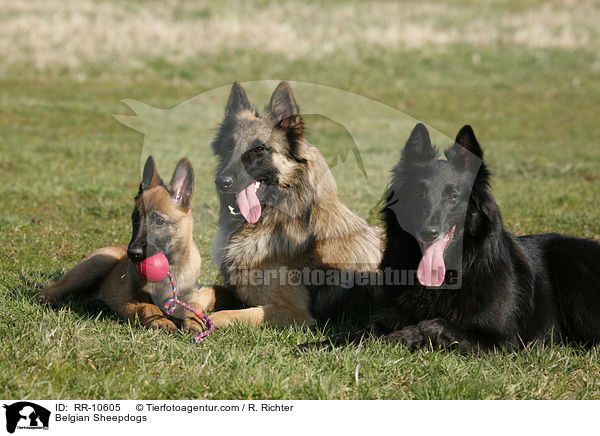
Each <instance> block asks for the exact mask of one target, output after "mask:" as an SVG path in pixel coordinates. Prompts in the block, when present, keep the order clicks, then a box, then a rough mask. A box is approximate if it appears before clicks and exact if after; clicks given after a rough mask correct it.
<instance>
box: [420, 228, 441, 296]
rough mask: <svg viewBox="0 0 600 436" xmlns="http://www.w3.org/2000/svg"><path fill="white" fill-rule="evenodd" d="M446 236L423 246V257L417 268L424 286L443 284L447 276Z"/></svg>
mask: <svg viewBox="0 0 600 436" xmlns="http://www.w3.org/2000/svg"><path fill="white" fill-rule="evenodd" d="M445 246H446V241H445V238H442V239H440V240H439V241H437V242H434V243H433V244H431V245H428V246H423V245H422V246H421V251H422V252H423V258H422V259H421V262H420V263H419V268H418V269H417V278H418V279H419V283H421V284H422V285H423V286H436V287H437V286H441V285H442V283H444V277H445V276H446V265H445V264H444V248H445Z"/></svg>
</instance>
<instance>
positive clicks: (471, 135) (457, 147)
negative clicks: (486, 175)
mask: <svg viewBox="0 0 600 436" xmlns="http://www.w3.org/2000/svg"><path fill="white" fill-rule="evenodd" d="M445 154H446V157H447V158H448V160H449V161H450V162H452V163H453V164H455V165H458V166H460V167H462V168H478V167H479V165H480V164H481V161H482V160H483V150H482V149H481V147H480V146H479V142H477V138H476V137H475V132H473V129H472V128H471V126H469V125H468V124H467V125H464V126H463V127H462V128H461V129H460V130H459V131H458V134H457V135H456V139H455V140H454V145H453V146H452V147H450V148H449V149H448V150H447V151H446V153H445Z"/></svg>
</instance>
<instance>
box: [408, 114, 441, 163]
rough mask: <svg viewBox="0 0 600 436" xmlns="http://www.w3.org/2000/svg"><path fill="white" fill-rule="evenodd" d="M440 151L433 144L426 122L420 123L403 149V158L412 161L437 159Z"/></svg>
mask: <svg viewBox="0 0 600 436" xmlns="http://www.w3.org/2000/svg"><path fill="white" fill-rule="evenodd" d="M437 155H438V152H437V150H436V149H435V148H433V147H432V145H431V138H430V137H429V132H428V131H427V127H425V125H424V124H422V123H418V124H417V125H416V126H415V128H414V129H413V131H412V132H411V133H410V136H409V137H408V140H407V141H406V145H405V146H404V149H403V150H402V160H405V161H412V162H427V161H430V160H432V159H435V158H436V157H437Z"/></svg>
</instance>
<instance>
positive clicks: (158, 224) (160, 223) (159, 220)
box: [154, 216, 165, 226]
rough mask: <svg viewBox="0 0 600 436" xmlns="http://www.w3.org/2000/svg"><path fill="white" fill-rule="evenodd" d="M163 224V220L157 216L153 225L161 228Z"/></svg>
mask: <svg viewBox="0 0 600 436" xmlns="http://www.w3.org/2000/svg"><path fill="white" fill-rule="evenodd" d="M164 223H165V220H164V219H162V218H161V217H159V216H157V217H156V218H154V224H156V225H157V226H162V225H163V224H164Z"/></svg>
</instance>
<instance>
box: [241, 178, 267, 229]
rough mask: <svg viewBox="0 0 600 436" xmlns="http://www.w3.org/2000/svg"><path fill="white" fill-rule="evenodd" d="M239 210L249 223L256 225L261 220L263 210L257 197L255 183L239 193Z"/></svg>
mask: <svg viewBox="0 0 600 436" xmlns="http://www.w3.org/2000/svg"><path fill="white" fill-rule="evenodd" d="M236 201H237V205H238V208H239V209H240V212H241V213H242V215H243V216H244V218H245V219H246V221H247V222H249V223H250V224H254V223H255V222H257V221H258V220H259V219H260V214H261V213H262V209H261V206H260V201H258V197H257V196H256V190H255V188H254V183H252V184H251V185H249V186H248V187H246V189H244V190H242V191H241V192H239V193H238V195H237V197H236Z"/></svg>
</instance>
